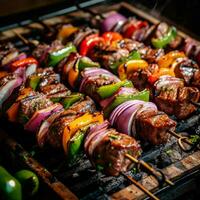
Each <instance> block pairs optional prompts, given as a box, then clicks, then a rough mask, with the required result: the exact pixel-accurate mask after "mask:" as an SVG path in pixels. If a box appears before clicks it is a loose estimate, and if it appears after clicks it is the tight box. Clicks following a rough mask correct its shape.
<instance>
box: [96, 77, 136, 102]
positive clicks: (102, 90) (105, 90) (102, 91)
mask: <svg viewBox="0 0 200 200" xmlns="http://www.w3.org/2000/svg"><path fill="white" fill-rule="evenodd" d="M121 87H133V84H132V83H131V82H130V81H127V80H125V81H121V82H118V83H114V84H110V85H104V86H101V87H99V88H98V89H97V93H98V94H99V95H100V97H101V98H102V99H105V98H108V97H110V96H112V95H113V94H114V93H115V92H116V91H117V90H118V89H119V88H121Z"/></svg>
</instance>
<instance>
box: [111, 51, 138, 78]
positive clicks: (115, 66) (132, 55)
mask: <svg viewBox="0 0 200 200" xmlns="http://www.w3.org/2000/svg"><path fill="white" fill-rule="evenodd" d="M140 59H141V56H140V53H139V52H138V51H135V50H134V51H132V52H131V53H130V54H129V55H128V57H122V58H121V59H119V60H118V61H116V62H115V63H113V64H112V65H111V66H110V69H111V70H112V71H113V73H115V74H117V69H118V67H119V66H120V65H121V64H123V63H125V62H127V61H129V60H140Z"/></svg>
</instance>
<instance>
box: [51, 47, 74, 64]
mask: <svg viewBox="0 0 200 200" xmlns="http://www.w3.org/2000/svg"><path fill="white" fill-rule="evenodd" d="M72 52H76V47H75V46H74V45H73V44H72V43H68V44H67V45H66V46H65V47H64V48H63V49H60V50H58V51H55V52H52V53H50V54H49V58H48V65H49V66H52V67H55V66H56V65H57V64H58V63H59V62H60V61H61V60H62V59H63V58H65V57H67V56H69V55H70V53H72Z"/></svg>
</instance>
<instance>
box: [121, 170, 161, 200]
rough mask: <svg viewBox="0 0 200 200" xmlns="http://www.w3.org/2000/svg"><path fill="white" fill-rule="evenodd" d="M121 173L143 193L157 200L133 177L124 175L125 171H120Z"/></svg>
mask: <svg viewBox="0 0 200 200" xmlns="http://www.w3.org/2000/svg"><path fill="white" fill-rule="evenodd" d="M121 174H122V175H123V176H124V177H126V178H127V179H128V180H129V181H131V182H132V183H133V184H134V185H136V186H137V187H138V188H139V189H141V190H142V191H143V192H144V193H145V194H147V195H148V196H149V197H150V198H152V199H154V200H159V198H158V197H156V196H155V195H154V194H153V193H151V192H150V191H149V190H147V189H146V188H145V187H144V186H143V185H142V184H141V183H139V182H138V181H136V180H135V179H134V178H133V177H131V176H128V175H126V174H125V173H123V172H121Z"/></svg>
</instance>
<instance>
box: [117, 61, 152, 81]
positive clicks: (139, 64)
mask: <svg viewBox="0 0 200 200" xmlns="http://www.w3.org/2000/svg"><path fill="white" fill-rule="evenodd" d="M147 67H148V63H147V62H146V61H145V60H129V61H127V62H126V63H124V64H121V65H120V66H119V68H118V75H119V78H120V79H121V80H124V79H126V78H127V76H128V75H129V74H131V73H133V72H134V71H137V70H139V69H146V68H147Z"/></svg>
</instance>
